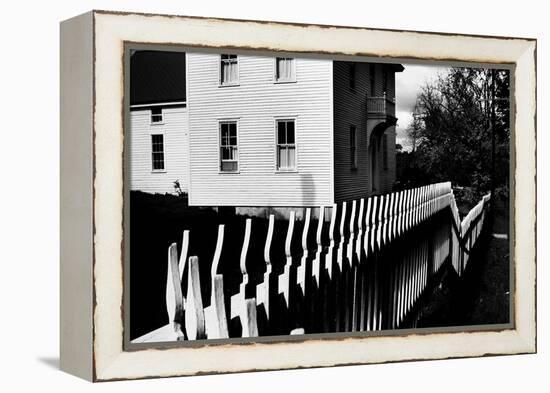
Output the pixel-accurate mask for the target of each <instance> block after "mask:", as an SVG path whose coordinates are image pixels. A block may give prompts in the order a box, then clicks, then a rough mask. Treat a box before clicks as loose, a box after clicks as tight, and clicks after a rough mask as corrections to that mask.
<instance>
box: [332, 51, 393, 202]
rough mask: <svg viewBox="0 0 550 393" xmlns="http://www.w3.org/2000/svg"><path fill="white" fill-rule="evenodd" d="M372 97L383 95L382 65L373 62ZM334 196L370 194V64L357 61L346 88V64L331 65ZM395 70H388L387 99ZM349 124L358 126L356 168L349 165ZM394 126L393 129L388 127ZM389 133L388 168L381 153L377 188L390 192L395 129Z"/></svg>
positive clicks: (357, 196) (390, 95) (335, 63)
mask: <svg viewBox="0 0 550 393" xmlns="http://www.w3.org/2000/svg"><path fill="white" fill-rule="evenodd" d="M374 68H375V79H374V82H375V89H374V93H375V96H382V94H383V70H384V65H383V64H375V65H374ZM333 70H334V195H335V200H336V202H341V201H347V200H351V199H356V198H362V197H366V196H368V195H369V190H370V184H369V181H370V179H369V165H370V160H369V156H368V143H369V140H370V136H371V130H372V126H373V124H376V123H378V122H374V123H372V122H367V109H366V108H367V97H368V96H370V92H371V87H370V74H369V72H370V63H356V66H355V88H354V89H351V88H350V87H349V64H348V63H347V62H339V61H335V62H334V66H333ZM394 75H395V74H394V73H393V72H392V71H391V69H388V92H387V96H388V98H392V97H394V96H395V89H394ZM350 125H355V126H356V127H357V141H356V143H357V169H352V168H351V164H350V139H349V128H350ZM392 128H393V131H392V130H391V129H392ZM386 133H388V135H389V136H388V147H389V149H388V168H387V169H384V166H383V165H382V152H380V155H379V158H380V162H379V165H378V168H379V170H380V175H379V176H380V190H378V191H379V192H389V191H391V189H392V186H393V182H394V179H395V128H394V127H390V129H388V130H387V131H386Z"/></svg>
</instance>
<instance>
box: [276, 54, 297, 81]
mask: <svg viewBox="0 0 550 393" xmlns="http://www.w3.org/2000/svg"><path fill="white" fill-rule="evenodd" d="M295 62H296V59H294V58H292V57H277V58H276V59H275V81H276V82H295V81H296V65H295Z"/></svg>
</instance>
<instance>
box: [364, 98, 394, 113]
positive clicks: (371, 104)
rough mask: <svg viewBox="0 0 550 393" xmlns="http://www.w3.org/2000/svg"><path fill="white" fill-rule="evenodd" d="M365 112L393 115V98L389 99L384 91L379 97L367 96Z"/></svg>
mask: <svg viewBox="0 0 550 393" xmlns="http://www.w3.org/2000/svg"><path fill="white" fill-rule="evenodd" d="M367 113H368V114H369V115H375V116H387V115H390V116H394V117H395V99H389V98H387V97H386V94H385V93H384V95H383V96H381V97H367Z"/></svg>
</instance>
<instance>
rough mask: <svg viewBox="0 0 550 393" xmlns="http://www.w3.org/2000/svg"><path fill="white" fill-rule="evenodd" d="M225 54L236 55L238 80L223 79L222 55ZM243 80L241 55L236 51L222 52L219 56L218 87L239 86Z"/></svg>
mask: <svg viewBox="0 0 550 393" xmlns="http://www.w3.org/2000/svg"><path fill="white" fill-rule="evenodd" d="M223 55H235V56H236V62H237V80H236V81H232V82H224V80H223V77H222V75H223V73H222V71H223V67H222V62H223V59H222V56H223ZM240 80H241V59H240V56H239V55H238V54H236V53H220V55H219V56H218V87H228V86H239V84H240Z"/></svg>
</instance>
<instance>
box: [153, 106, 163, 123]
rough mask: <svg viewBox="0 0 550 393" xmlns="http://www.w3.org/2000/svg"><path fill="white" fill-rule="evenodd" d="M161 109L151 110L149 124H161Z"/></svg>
mask: <svg viewBox="0 0 550 393" xmlns="http://www.w3.org/2000/svg"><path fill="white" fill-rule="evenodd" d="M162 120H163V118H162V108H151V123H152V124H154V123H157V124H158V123H162Z"/></svg>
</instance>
